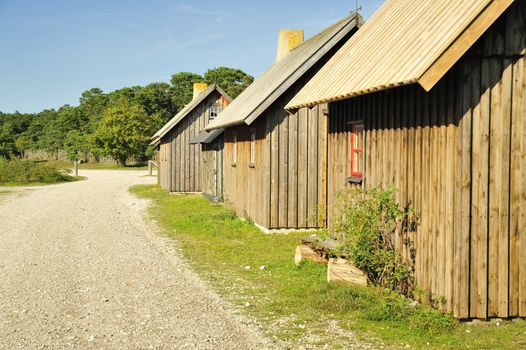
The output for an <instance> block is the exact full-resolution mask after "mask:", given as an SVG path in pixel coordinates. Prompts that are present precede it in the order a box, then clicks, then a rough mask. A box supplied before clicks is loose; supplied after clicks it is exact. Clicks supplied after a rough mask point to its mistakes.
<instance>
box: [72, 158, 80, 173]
mask: <svg viewBox="0 0 526 350" xmlns="http://www.w3.org/2000/svg"><path fill="white" fill-rule="evenodd" d="M73 169H74V174H75V176H79V161H78V160H76V159H75V160H74V161H73Z"/></svg>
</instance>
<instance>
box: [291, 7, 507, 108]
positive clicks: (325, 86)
mask: <svg viewBox="0 0 526 350" xmlns="http://www.w3.org/2000/svg"><path fill="white" fill-rule="evenodd" d="M513 1H514V0H387V1H386V2H385V3H384V5H383V6H382V7H381V8H380V9H379V10H378V11H377V12H376V13H375V14H374V15H373V16H372V17H371V19H370V20H369V21H367V23H365V25H364V26H363V27H362V28H361V29H360V30H359V31H358V32H357V33H356V34H355V35H354V36H353V37H352V38H351V39H350V40H349V41H348V42H347V43H346V44H345V45H344V46H343V47H342V48H341V49H340V50H339V51H338V52H337V53H336V54H335V55H334V56H333V57H332V58H331V59H330V60H329V61H328V62H327V64H326V65H325V66H324V67H323V68H322V69H320V71H319V72H318V73H317V74H316V75H315V76H314V78H312V79H311V80H310V81H309V82H308V83H307V84H306V85H305V87H304V88H303V89H302V90H301V91H300V92H299V93H298V94H297V95H296V96H295V97H294V98H293V99H292V101H290V102H289V104H288V105H287V106H286V109H287V110H296V109H299V108H301V107H310V106H314V105H317V104H320V103H326V102H332V101H338V100H343V99H346V98H350V97H353V96H357V95H363V94H367V93H371V92H375V91H380V90H385V89H390V88H394V87H397V86H401V85H408V84H413V83H419V84H420V85H421V86H422V87H423V88H424V89H426V90H427V91H429V90H431V89H432V88H433V86H434V85H435V84H436V83H437V82H438V81H439V80H440V79H441V78H442V77H443V76H444V74H446V73H447V71H448V70H449V69H450V68H451V67H452V66H453V65H454V64H455V63H456V62H457V61H458V60H459V59H460V58H461V57H462V55H463V54H464V53H466V51H467V50H468V49H469V48H470V47H471V46H472V45H473V44H474V43H475V42H476V41H477V40H478V39H479V38H480V36H482V34H484V32H485V31H486V30H487V29H488V28H489V27H490V26H491V25H492V24H493V22H494V21H495V20H496V19H497V18H498V17H499V16H500V15H501V14H502V13H503V12H504V11H505V10H506V9H507V8H508V7H509V5H511V4H512V3H513Z"/></svg>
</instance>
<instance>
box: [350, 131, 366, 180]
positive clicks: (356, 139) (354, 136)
mask: <svg viewBox="0 0 526 350" xmlns="http://www.w3.org/2000/svg"><path fill="white" fill-rule="evenodd" d="M363 130H364V127H363V123H354V124H351V176H352V177H355V178H360V179H361V178H363V172H364V151H363V145H364V143H363V141H364V137H363V136H364V131H363Z"/></svg>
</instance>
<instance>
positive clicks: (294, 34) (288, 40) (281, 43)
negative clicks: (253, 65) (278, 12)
mask: <svg viewBox="0 0 526 350" xmlns="http://www.w3.org/2000/svg"><path fill="white" fill-rule="evenodd" d="M303 36H304V34H303V29H282V30H280V31H279V36H278V53H277V54H276V62H279V61H281V60H282V59H283V58H284V57H285V56H287V55H288V54H289V52H290V51H291V50H292V49H293V48H295V47H296V46H298V45H300V44H301V43H303V40H304V39H303Z"/></svg>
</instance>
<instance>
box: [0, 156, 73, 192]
mask: <svg viewBox="0 0 526 350" xmlns="http://www.w3.org/2000/svg"><path fill="white" fill-rule="evenodd" d="M79 179H80V178H78V177H73V176H71V175H69V170H68V169H65V168H61V167H58V166H55V165H53V164H49V163H47V162H35V161H27V160H6V159H4V158H0V185H1V186H21V185H42V184H54V183H61V182H71V181H76V180H79Z"/></svg>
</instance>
